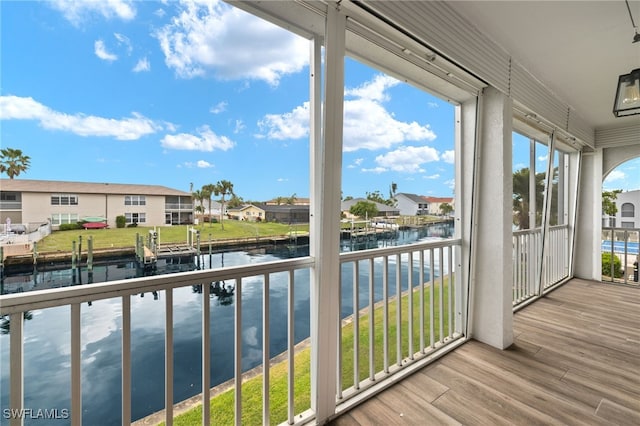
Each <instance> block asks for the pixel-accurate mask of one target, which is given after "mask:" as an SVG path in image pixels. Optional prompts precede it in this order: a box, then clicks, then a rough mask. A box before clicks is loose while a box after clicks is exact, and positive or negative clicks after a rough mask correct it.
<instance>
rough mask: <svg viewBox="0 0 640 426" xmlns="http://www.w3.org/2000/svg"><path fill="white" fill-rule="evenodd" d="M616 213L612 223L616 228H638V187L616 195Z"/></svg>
mask: <svg viewBox="0 0 640 426" xmlns="http://www.w3.org/2000/svg"><path fill="white" fill-rule="evenodd" d="M616 206H617V207H618V212H617V213H616V216H615V219H614V223H613V224H611V223H610V222H609V223H610V224H611V225H612V226H613V227H618V228H636V229H637V228H640V189H636V190H634V191H627V192H621V193H620V194H618V196H617V197H616Z"/></svg>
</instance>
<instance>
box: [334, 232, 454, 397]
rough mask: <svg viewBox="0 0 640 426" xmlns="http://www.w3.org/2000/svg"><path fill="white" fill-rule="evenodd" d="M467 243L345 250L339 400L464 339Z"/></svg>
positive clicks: (390, 376) (353, 394)
mask: <svg viewBox="0 0 640 426" xmlns="http://www.w3.org/2000/svg"><path fill="white" fill-rule="evenodd" d="M460 244H461V241H460V240H442V241H437V242H428V243H416V244H411V245H405V246H397V247H387V248H384V249H373V250H363V251H355V252H349V253H343V254H341V256H340V261H341V264H342V276H341V289H342V297H341V303H342V304H341V306H340V309H339V311H340V312H341V318H342V327H340V330H339V336H340V337H339V339H338V342H339V343H338V348H339V351H338V352H339V358H338V377H337V379H338V386H337V387H338V390H337V391H338V395H337V396H338V401H339V402H342V401H346V400H348V399H350V398H352V397H354V396H355V395H358V394H360V393H361V392H363V391H366V390H367V389H368V388H371V387H373V386H375V385H376V384H379V383H380V382H383V381H385V380H386V382H384V383H387V382H388V381H389V380H393V378H392V375H393V374H395V373H396V372H398V371H399V370H403V369H406V368H409V367H411V366H412V364H416V363H417V362H419V361H425V359H426V358H427V357H428V356H429V355H431V354H433V352H434V351H436V350H437V349H440V348H442V347H443V346H446V345H449V344H450V343H452V342H454V341H460V340H461V338H462V337H463V329H462V315H461V312H462V311H463V309H464V308H463V306H462V304H463V303H464V302H463V300H464V298H465V297H466V296H465V290H464V289H463V287H462V280H461V279H459V278H458V277H460V274H459V267H458V263H457V261H456V259H460V254H459V250H458V249H459V247H460ZM397 295H402V297H401V298H398V297H397ZM345 314H347V315H346V316H345ZM371 324H375V326H373V327H372V326H371Z"/></svg>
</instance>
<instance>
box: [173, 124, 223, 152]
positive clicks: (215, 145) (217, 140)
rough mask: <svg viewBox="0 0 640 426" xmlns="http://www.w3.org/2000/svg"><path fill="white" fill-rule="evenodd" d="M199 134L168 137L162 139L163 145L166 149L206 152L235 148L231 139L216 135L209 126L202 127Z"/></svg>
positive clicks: (198, 131)
mask: <svg viewBox="0 0 640 426" xmlns="http://www.w3.org/2000/svg"><path fill="white" fill-rule="evenodd" d="M197 133H198V135H193V134H190V133H180V134H177V135H166V136H165V137H164V138H162V141H161V145H162V146H163V147H164V148H171V149H183V150H188V151H206V152H211V151H214V150H220V151H228V150H230V149H231V148H233V147H234V146H235V143H234V142H233V141H232V140H231V139H229V138H228V137H226V136H218V135H216V134H215V133H214V132H213V131H212V130H211V129H210V128H209V126H202V127H200V128H199V129H197Z"/></svg>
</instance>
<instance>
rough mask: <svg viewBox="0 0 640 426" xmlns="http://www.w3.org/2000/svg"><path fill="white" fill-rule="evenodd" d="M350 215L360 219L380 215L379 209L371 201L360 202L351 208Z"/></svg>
mask: <svg viewBox="0 0 640 426" xmlns="http://www.w3.org/2000/svg"><path fill="white" fill-rule="evenodd" d="M349 213H351V214H352V215H354V216H358V217H374V216H377V214H378V207H376V205H375V203H372V202H371V201H358V202H357V203H355V204H354V205H352V206H351V208H350V209H349Z"/></svg>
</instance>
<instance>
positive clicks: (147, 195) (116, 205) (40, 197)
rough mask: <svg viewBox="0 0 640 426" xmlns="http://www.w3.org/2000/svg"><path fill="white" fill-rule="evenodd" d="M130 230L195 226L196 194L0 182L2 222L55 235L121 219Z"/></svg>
mask: <svg viewBox="0 0 640 426" xmlns="http://www.w3.org/2000/svg"><path fill="white" fill-rule="evenodd" d="M117 216H124V217H125V219H126V223H127V224H133V223H138V224H140V225H145V226H160V225H173V224H185V223H192V220H193V204H192V201H191V194H190V193H188V192H185V191H180V190H177V189H172V188H167V187H165V186H160V185H136V184H121V183H95V182H64V181H50V180H30V179H1V180H0V221H2V223H5V222H6V221H7V219H8V220H9V221H10V222H11V223H47V222H50V223H51V225H52V227H53V229H56V228H57V227H58V226H60V225H61V224H63V223H76V222H80V221H82V220H83V219H84V218H94V219H95V218H104V220H105V221H106V223H107V225H108V226H110V227H115V226H116V217H117Z"/></svg>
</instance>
